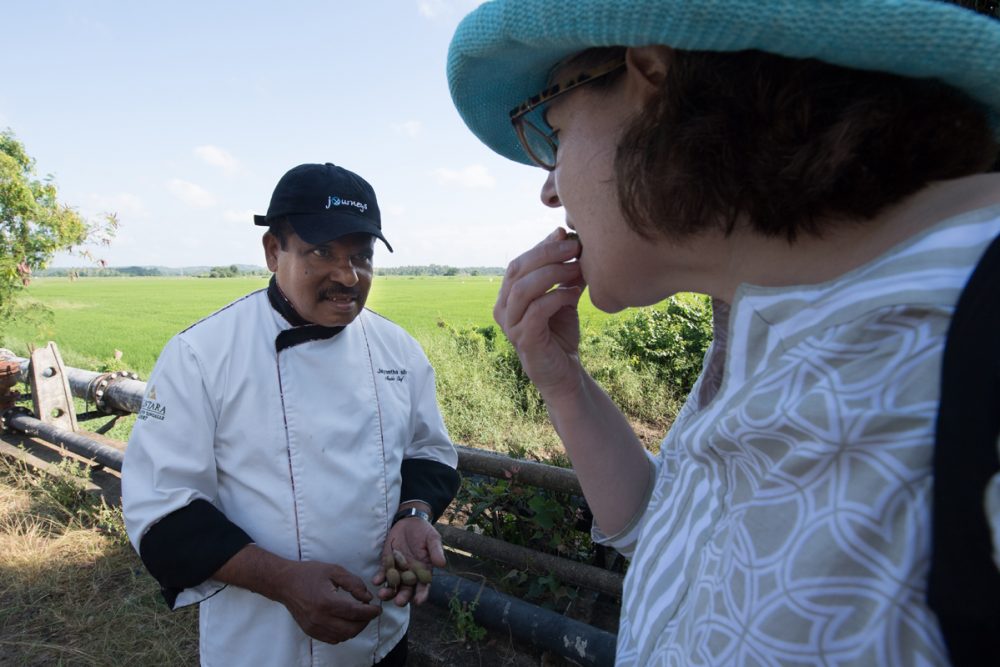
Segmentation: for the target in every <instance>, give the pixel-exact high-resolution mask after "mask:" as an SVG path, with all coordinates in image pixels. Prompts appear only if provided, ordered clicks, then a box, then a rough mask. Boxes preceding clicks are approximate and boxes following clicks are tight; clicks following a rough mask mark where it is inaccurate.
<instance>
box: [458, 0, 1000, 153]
mask: <svg viewBox="0 0 1000 667" xmlns="http://www.w3.org/2000/svg"><path fill="white" fill-rule="evenodd" d="M650 44H666V45H668V46H672V47H674V48H677V49H685V50H702V51H742V50H746V49H757V50H760V51H767V52H769V53H775V54H778V55H783V56H787V57H791V58H816V59H819V60H823V61H825V62H828V63H832V64H834V65H840V66H843V67H852V68H855V69H864V70H878V71H883V72H890V73H894V74H899V75H903V76H909V77H917V78H934V79H939V80H941V81H944V82H945V83H948V84H950V85H952V86H954V87H955V88H958V89H959V90H962V91H963V92H965V93H966V94H967V95H969V96H970V97H972V98H973V99H975V100H978V101H979V102H981V103H982V104H983V105H984V106H985V107H986V108H987V110H988V112H989V114H990V117H991V121H992V122H993V127H994V128H995V130H996V133H997V136H998V137H1000V21H998V20H995V19H991V18H989V17H987V16H983V15H981V14H978V13H976V12H974V11H972V10H970V9H965V8H962V7H958V6H956V5H952V4H949V3H946V2H942V1H940V0H495V1H494V2H487V3H485V4H483V5H481V6H480V7H479V8H478V9H476V10H475V11H473V12H472V13H471V14H469V15H468V16H466V17H465V19H464V20H463V21H462V23H461V24H460V25H459V26H458V28H457V29H456V31H455V35H454V37H453V38H452V41H451V46H450V48H449V51H448V85H449V88H450V89H451V96H452V100H453V101H454V102H455V106H456V108H457V109H458V112H459V114H460V115H461V117H462V120H464V121H465V123H466V125H468V126H469V129H471V130H472V132H473V134H475V135H476V136H477V137H479V139H480V140H482V141H483V143H485V144H486V145H487V146H489V147H490V148H492V149H493V150H494V151H496V152H497V153H499V154H500V155H503V156H504V157H507V158H510V159H511V160H514V161H516V162H522V163H524V164H533V163H532V162H531V160H530V159H529V158H528V156H527V155H526V154H525V153H524V151H523V149H522V148H521V145H520V143H519V142H518V139H517V136H516V134H515V132H514V129H513V127H512V126H511V123H510V118H509V115H508V113H509V111H510V110H511V109H513V108H514V107H515V106H517V105H518V104H519V103H521V102H523V101H524V100H526V99H527V98H528V97H529V96H531V95H535V94H537V93H538V92H540V91H541V90H542V89H543V88H545V87H546V85H547V83H548V76H549V70H550V69H551V68H552V66H553V65H555V64H556V63H558V62H559V61H561V60H563V59H564V58H566V57H567V56H570V55H572V54H574V53H577V52H579V51H582V50H584V49H587V48H591V47H596V46H646V45H650Z"/></svg>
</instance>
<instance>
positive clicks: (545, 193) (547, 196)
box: [542, 171, 562, 208]
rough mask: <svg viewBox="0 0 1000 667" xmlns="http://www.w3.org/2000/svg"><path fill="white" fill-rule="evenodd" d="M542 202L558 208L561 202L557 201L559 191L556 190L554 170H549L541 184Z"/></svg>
mask: <svg viewBox="0 0 1000 667" xmlns="http://www.w3.org/2000/svg"><path fill="white" fill-rule="evenodd" d="M542 203H543V204H545V205H546V206H551V207H552V208H559V207H560V206H562V202H561V201H559V193H558V192H556V172H555V171H550V172H549V175H548V176H547V177H546V178H545V183H543V184H542Z"/></svg>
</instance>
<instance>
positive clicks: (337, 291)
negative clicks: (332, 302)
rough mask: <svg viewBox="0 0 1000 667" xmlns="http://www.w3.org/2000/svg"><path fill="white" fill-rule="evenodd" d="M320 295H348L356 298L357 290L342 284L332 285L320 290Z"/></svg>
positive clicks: (329, 296) (327, 296)
mask: <svg viewBox="0 0 1000 667" xmlns="http://www.w3.org/2000/svg"><path fill="white" fill-rule="evenodd" d="M319 295H320V297H321V298H323V299H329V298H332V297H335V296H349V297H351V298H354V299H356V298H358V295H359V292H358V290H357V289H355V288H353V287H346V286H344V285H334V286H333V287H327V288H326V289H324V290H323V291H322V292H320V293H319Z"/></svg>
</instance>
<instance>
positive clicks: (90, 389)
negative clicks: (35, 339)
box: [15, 359, 146, 413]
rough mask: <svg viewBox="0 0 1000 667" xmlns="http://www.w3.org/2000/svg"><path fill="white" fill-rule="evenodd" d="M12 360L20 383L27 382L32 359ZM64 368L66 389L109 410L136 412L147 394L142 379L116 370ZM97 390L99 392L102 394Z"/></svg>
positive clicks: (77, 396)
mask: <svg viewBox="0 0 1000 667" xmlns="http://www.w3.org/2000/svg"><path fill="white" fill-rule="evenodd" d="M15 361H18V362H20V364H21V382H29V381H30V379H31V370H30V368H29V366H30V364H31V361H30V360H28V359H15ZM63 371H64V372H65V373H66V379H67V380H68V381H69V389H70V391H71V392H72V394H73V396H75V397H76V398H82V399H83V400H85V401H87V402H88V403H94V404H95V405H104V406H106V407H107V408H109V409H110V410H114V411H119V412H129V413H136V412H139V410H140V409H141V408H142V397H143V395H145V393H146V383H145V382H143V381H142V380H136V379H134V378H131V377H125V376H123V375H117V374H115V373H98V372H97V371H85V370H83V369H81V368H73V367H71V366H66V367H65V368H64V369H63ZM116 375H117V377H116ZM101 380H106V382H107V384H106V386H101V385H102V384H103V383H102V382H101ZM97 392H101V395H98V393H97Z"/></svg>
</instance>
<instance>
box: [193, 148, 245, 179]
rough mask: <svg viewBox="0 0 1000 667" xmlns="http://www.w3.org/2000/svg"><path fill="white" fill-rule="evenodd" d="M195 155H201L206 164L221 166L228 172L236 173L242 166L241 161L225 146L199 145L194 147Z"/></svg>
mask: <svg viewBox="0 0 1000 667" xmlns="http://www.w3.org/2000/svg"><path fill="white" fill-rule="evenodd" d="M194 152H195V155H197V156H198V157H200V158H201V159H202V160H203V161H204V162H205V163H206V164H210V165H212V166H213V167H219V168H220V169H222V171H224V172H226V173H227V174H232V173H235V172H236V171H238V170H239V168H240V162H239V160H237V159H236V158H234V157H233V156H232V155H230V154H229V152H228V151H226V150H225V149H223V148H219V147H218V146H212V145H206V146H198V147H197V148H195V149H194Z"/></svg>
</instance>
